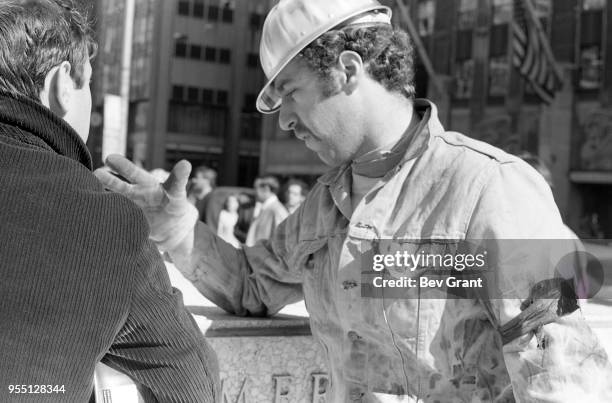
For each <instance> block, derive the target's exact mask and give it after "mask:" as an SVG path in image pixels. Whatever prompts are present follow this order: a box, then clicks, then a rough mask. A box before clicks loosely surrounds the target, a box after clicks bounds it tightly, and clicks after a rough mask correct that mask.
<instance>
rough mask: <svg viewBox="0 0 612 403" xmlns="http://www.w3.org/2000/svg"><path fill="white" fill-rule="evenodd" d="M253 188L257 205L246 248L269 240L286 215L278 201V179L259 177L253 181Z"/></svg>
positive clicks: (285, 210)
mask: <svg viewBox="0 0 612 403" xmlns="http://www.w3.org/2000/svg"><path fill="white" fill-rule="evenodd" d="M254 188H255V196H256V199H257V202H258V203H259V204H258V205H256V206H255V212H254V213H253V217H254V219H253V222H251V226H250V227H249V232H248V233H247V237H246V242H245V243H246V245H247V246H253V245H255V243H256V242H257V241H259V240H261V239H269V238H270V237H271V236H272V233H273V232H274V229H275V228H276V226H277V225H278V224H280V223H281V222H282V221H283V220H284V219H285V218H287V215H288V214H287V209H285V206H283V204H282V203H281V202H280V201H279V200H278V196H277V193H278V190H279V183H278V179H276V178H275V177H274V176H262V177H259V178H257V179H255V185H254Z"/></svg>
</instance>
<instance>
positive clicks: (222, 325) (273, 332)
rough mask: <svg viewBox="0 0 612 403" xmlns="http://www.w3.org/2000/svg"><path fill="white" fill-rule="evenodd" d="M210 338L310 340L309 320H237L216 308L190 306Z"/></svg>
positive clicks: (281, 316)
mask: <svg viewBox="0 0 612 403" xmlns="http://www.w3.org/2000/svg"><path fill="white" fill-rule="evenodd" d="M186 308H187V309H188V310H189V312H191V314H192V315H193V316H194V319H195V320H196V323H197V324H198V325H199V326H200V330H202V333H203V334H204V335H205V336H206V337H247V336H248V337H270V336H277V337H278V336H283V337H290V336H310V335H311V334H312V333H311V331H310V323H309V321H308V318H305V317H302V316H295V315H288V314H282V313H279V314H276V315H274V316H271V317H248V316H235V315H231V314H229V313H227V312H225V311H224V310H223V309H221V308H218V307H212V306H187V307H186Z"/></svg>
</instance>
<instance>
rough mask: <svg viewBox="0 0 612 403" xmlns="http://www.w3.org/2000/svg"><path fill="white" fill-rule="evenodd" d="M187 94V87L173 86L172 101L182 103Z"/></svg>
mask: <svg viewBox="0 0 612 403" xmlns="http://www.w3.org/2000/svg"><path fill="white" fill-rule="evenodd" d="M184 93H185V87H183V86H182V85H173V86H172V99H173V100H175V101H182V100H183V96H184V95H183V94H184Z"/></svg>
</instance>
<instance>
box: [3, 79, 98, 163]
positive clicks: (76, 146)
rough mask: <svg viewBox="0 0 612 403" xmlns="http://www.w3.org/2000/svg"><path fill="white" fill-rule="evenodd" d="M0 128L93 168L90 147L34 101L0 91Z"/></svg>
mask: <svg viewBox="0 0 612 403" xmlns="http://www.w3.org/2000/svg"><path fill="white" fill-rule="evenodd" d="M0 124H4V125H8V126H13V127H15V128H18V129H20V130H21V131H23V132H26V133H27V134H29V135H32V136H35V137H37V138H38V139H40V140H42V141H43V142H44V143H45V144H46V145H47V146H49V147H50V148H51V149H52V150H53V151H55V152H56V153H58V154H60V155H63V156H65V157H68V158H71V159H73V160H76V161H78V162H80V163H81V164H83V165H85V167H87V168H88V169H89V170H91V169H92V167H93V164H92V160H91V155H90V154H89V151H88V150H87V146H86V145H85V143H84V142H83V140H82V139H81V137H79V135H78V134H77V133H76V132H75V131H74V129H73V128H72V127H70V125H69V124H68V123H66V121H64V120H63V119H62V118H60V117H58V116H56V115H55V114H54V113H53V112H51V111H50V110H49V109H48V108H46V107H45V106H43V105H42V104H40V103H38V102H35V101H34V100H32V99H29V98H27V97H24V96H21V95H17V94H10V93H7V92H3V91H0Z"/></svg>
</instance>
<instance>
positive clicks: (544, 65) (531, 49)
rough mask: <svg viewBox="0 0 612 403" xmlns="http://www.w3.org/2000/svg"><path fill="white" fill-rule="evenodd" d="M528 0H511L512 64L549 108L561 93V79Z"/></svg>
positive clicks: (546, 40)
mask: <svg viewBox="0 0 612 403" xmlns="http://www.w3.org/2000/svg"><path fill="white" fill-rule="evenodd" d="M531 1H532V0H514V19H513V23H512V50H513V52H512V64H513V65H514V66H515V67H516V68H517V69H518V70H519V72H520V73H521V75H522V76H523V77H524V78H525V79H526V80H527V81H528V82H529V83H531V86H532V87H533V90H534V91H535V92H536V94H538V95H539V96H540V98H542V100H543V101H544V102H546V103H547V104H550V103H551V102H552V100H553V97H554V95H555V92H556V91H558V90H559V89H561V86H562V82H561V75H560V73H559V71H558V69H557V65H556V63H555V59H554V57H553V55H552V52H551V50H550V47H549V44H548V39H547V38H546V37H545V35H544V34H543V33H542V32H541V28H540V26H539V21H538V19H537V17H536V16H535V13H534V10H533V3H530V4H526V2H531Z"/></svg>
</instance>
